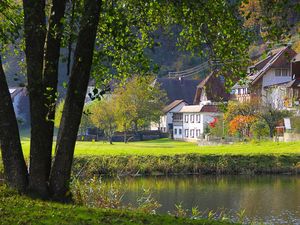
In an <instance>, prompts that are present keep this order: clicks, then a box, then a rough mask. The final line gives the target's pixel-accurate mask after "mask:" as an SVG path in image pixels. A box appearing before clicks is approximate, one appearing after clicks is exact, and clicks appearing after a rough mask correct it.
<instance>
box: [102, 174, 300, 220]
mask: <svg viewBox="0 0 300 225" xmlns="http://www.w3.org/2000/svg"><path fill="white" fill-rule="evenodd" d="M104 182H105V183H109V182H110V180H105V181H104ZM120 182H121V183H122V185H121V186H122V191H124V193H125V194H124V197H123V202H124V203H126V204H128V203H131V204H132V205H136V199H137V198H138V196H141V195H142V193H143V189H150V190H151V192H152V197H153V198H155V199H156V200H157V201H158V202H159V203H160V204H161V207H160V208H159V209H158V210H157V212H158V213H168V212H173V211H174V210H175V205H176V204H177V205H178V204H180V203H181V204H182V206H183V208H185V209H189V210H191V208H192V207H198V209H199V210H200V211H202V212H204V211H205V212H208V211H209V210H212V211H214V212H216V213H217V215H218V214H219V213H221V212H225V214H226V215H227V216H228V217H229V218H231V220H232V221H237V220H238V217H239V216H238V213H241V211H242V210H245V220H246V221H256V222H257V223H258V222H263V223H264V224H297V225H300V176H289V175H278V176H275V175H261V176H172V177H164V176H159V177H137V178H122V179H120Z"/></svg>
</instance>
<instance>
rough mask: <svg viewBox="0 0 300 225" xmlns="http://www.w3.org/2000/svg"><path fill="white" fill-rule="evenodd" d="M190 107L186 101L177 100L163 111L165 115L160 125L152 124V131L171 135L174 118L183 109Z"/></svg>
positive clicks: (161, 118)
mask: <svg viewBox="0 0 300 225" xmlns="http://www.w3.org/2000/svg"><path fill="white" fill-rule="evenodd" d="M186 105H188V104H187V103H186V102H185V101H184V100H175V101H173V102H171V103H170V104H169V105H167V106H166V107H165V108H164V109H163V113H164V115H163V116H161V117H160V123H159V124H152V125H151V130H160V131H161V132H163V133H169V132H170V130H172V129H173V116H174V114H176V113H178V112H179V111H180V110H181V109H182V107H184V106H186Z"/></svg>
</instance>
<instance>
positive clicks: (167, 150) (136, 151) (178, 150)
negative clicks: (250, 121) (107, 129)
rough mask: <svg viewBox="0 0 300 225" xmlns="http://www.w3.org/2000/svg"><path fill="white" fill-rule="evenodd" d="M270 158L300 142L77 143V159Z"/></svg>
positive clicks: (294, 150) (293, 150) (296, 150)
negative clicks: (84, 157) (179, 155)
mask: <svg viewBox="0 0 300 225" xmlns="http://www.w3.org/2000/svg"><path fill="white" fill-rule="evenodd" d="M22 145H23V149H24V152H25V155H28V153H29V145H30V143H29V140H28V139H23V141H22ZM194 153H196V154H203V155H208V154H213V155H260V154H263V155H269V154H272V155H273V154H280V155H282V154H297V155H298V154H300V141H299V142H290V143H282V142H280V143H276V142H261V143H253V142H250V143H238V144H233V145H222V146H197V145H196V144H195V143H189V142H179V141H173V140H169V139H160V140H153V141H143V142H131V143H127V144H124V143H114V144H113V145H110V144H109V143H103V142H77V144H76V149H75V155H77V156H79V155H91V156H93V155H177V154H194Z"/></svg>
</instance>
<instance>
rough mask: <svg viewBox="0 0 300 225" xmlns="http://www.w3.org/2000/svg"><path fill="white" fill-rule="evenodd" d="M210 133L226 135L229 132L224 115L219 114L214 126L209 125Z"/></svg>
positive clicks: (220, 135)
mask: <svg viewBox="0 0 300 225" xmlns="http://www.w3.org/2000/svg"><path fill="white" fill-rule="evenodd" d="M209 130H210V134H211V135H213V136H215V137H224V136H226V135H227V134H228V122H227V121H225V120H224V117H223V116H219V117H218V118H217V120H216V122H215V123H214V126H210V127H209Z"/></svg>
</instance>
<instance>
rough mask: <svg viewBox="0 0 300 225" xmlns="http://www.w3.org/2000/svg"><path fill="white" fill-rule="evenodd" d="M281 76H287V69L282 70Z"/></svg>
mask: <svg viewBox="0 0 300 225" xmlns="http://www.w3.org/2000/svg"><path fill="white" fill-rule="evenodd" d="M281 76H283V77H287V76H288V70H287V69H282V70H281Z"/></svg>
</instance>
